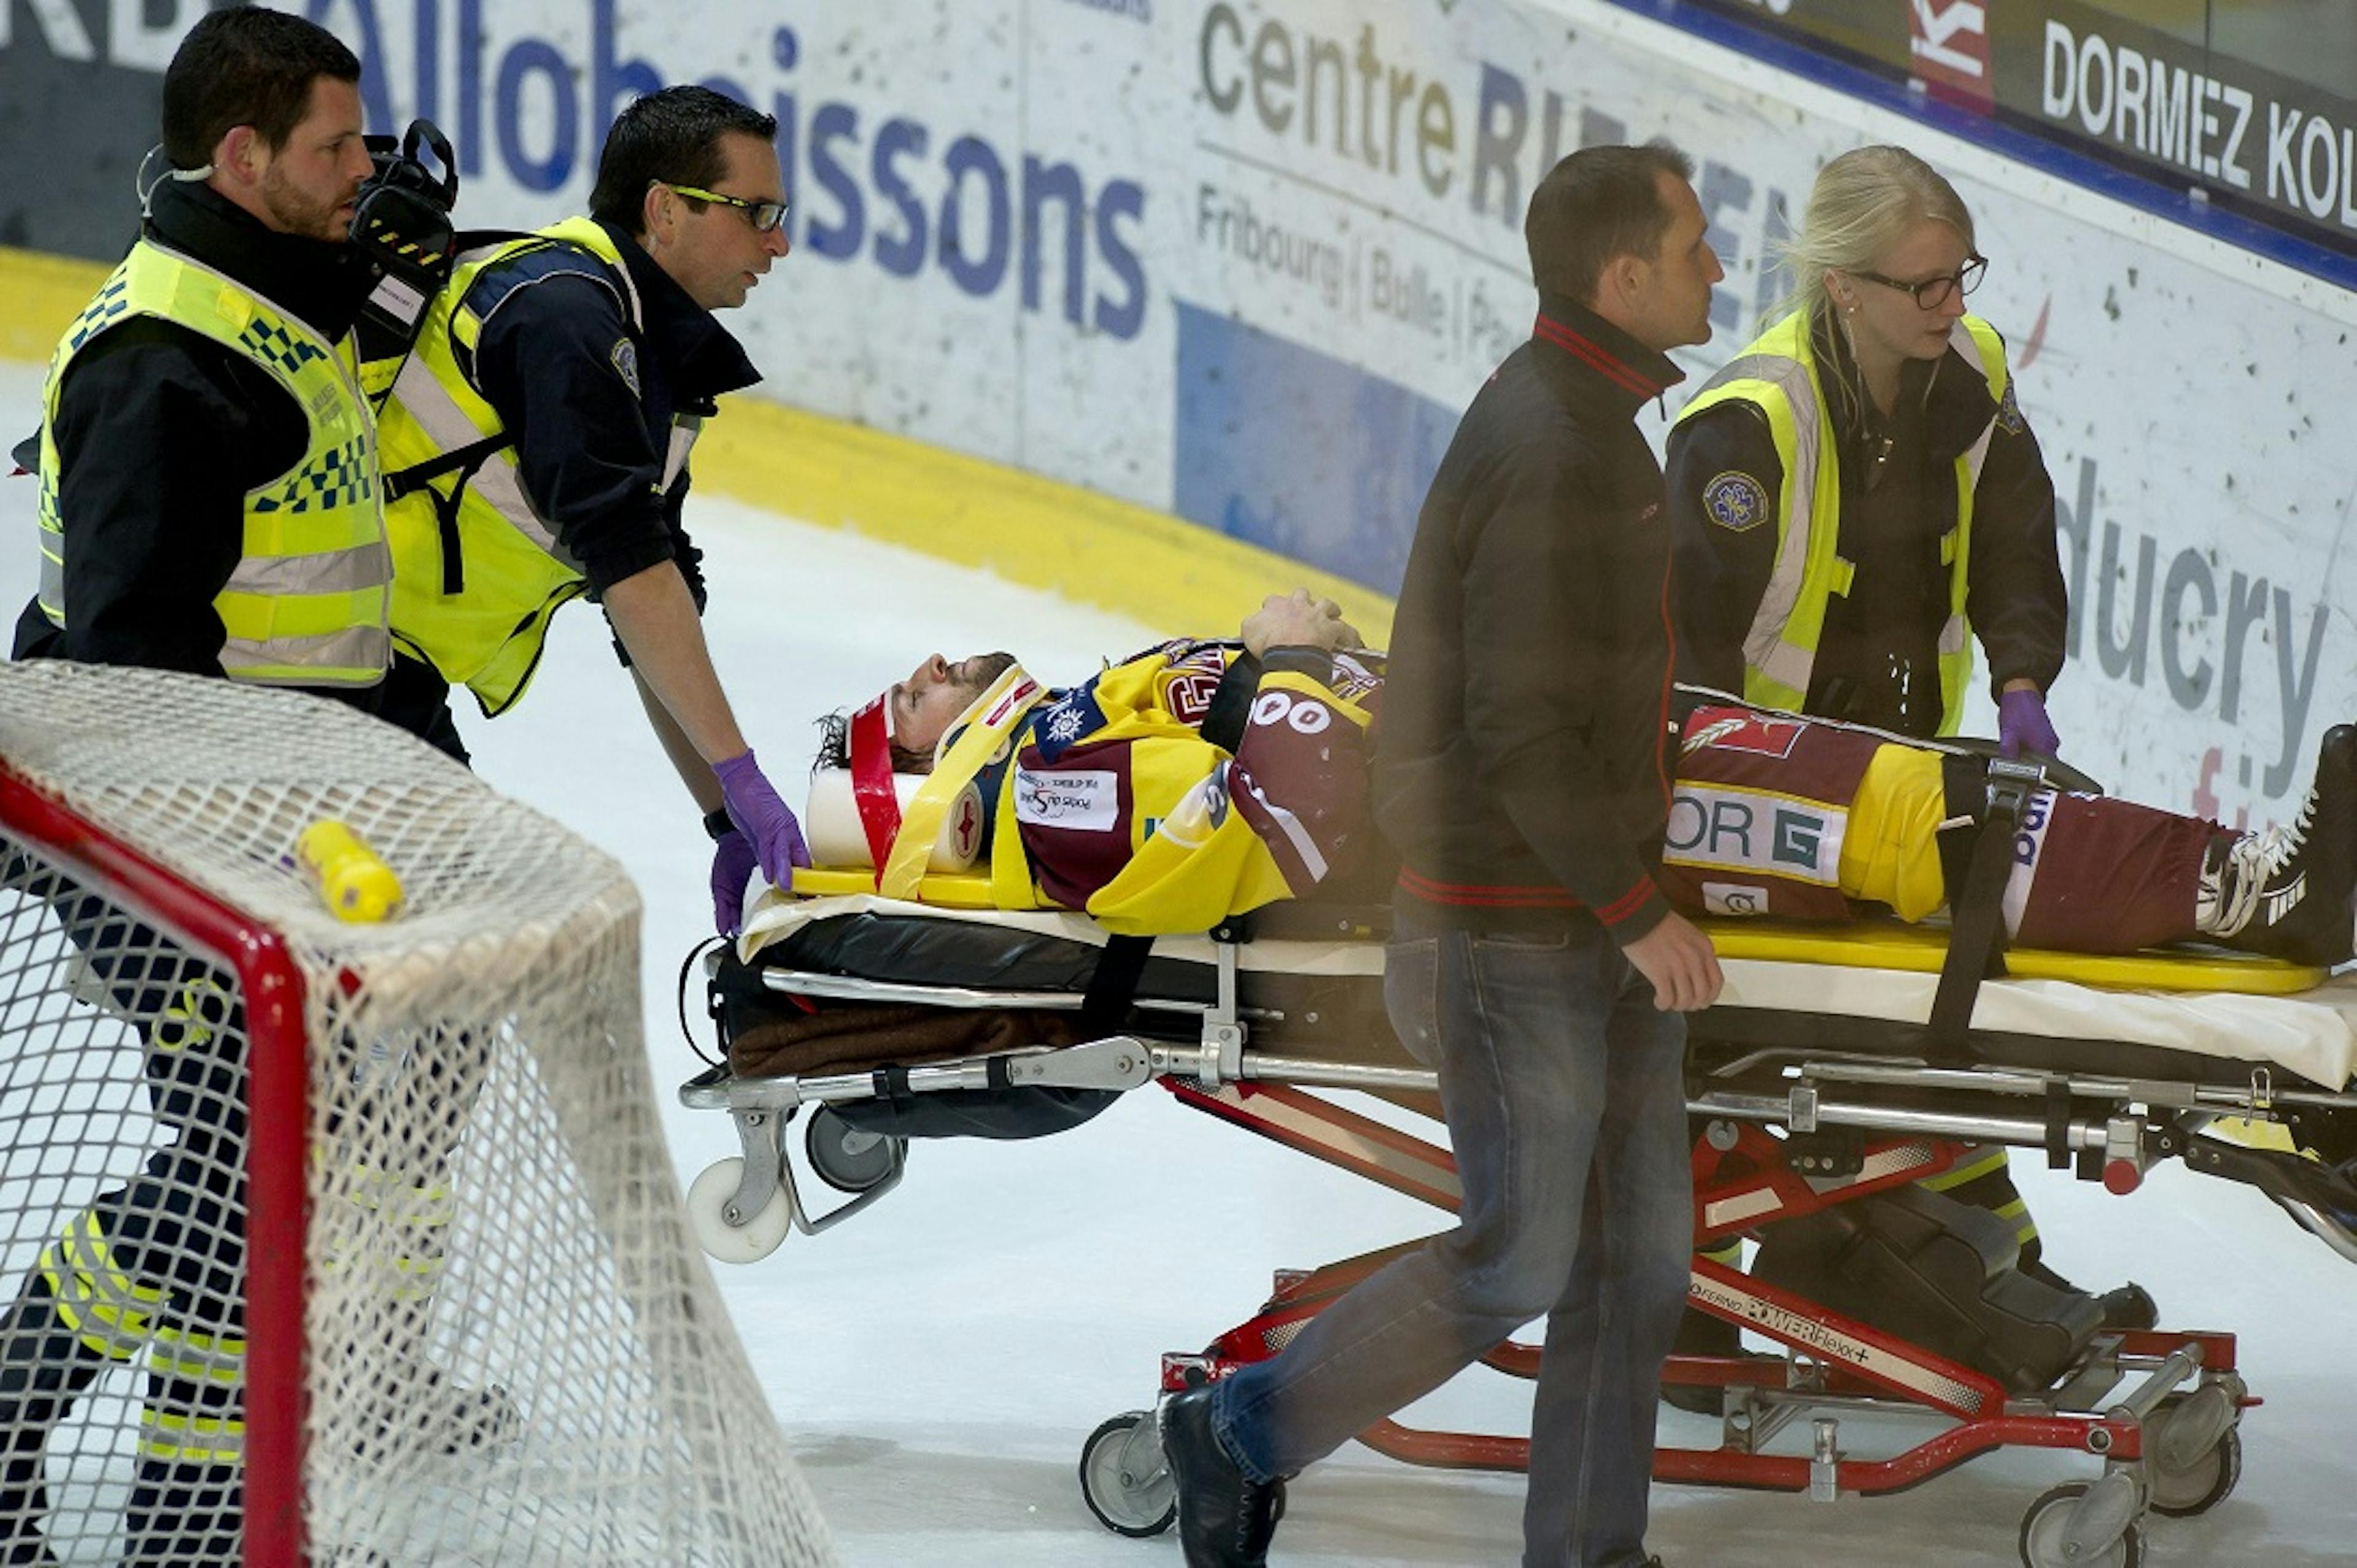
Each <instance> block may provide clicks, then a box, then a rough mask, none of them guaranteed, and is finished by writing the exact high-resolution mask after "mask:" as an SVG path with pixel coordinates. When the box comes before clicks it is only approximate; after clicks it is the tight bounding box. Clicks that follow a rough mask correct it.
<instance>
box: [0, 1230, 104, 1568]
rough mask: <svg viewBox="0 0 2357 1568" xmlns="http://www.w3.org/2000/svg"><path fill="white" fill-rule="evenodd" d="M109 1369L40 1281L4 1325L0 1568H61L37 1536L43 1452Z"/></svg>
mask: <svg viewBox="0 0 2357 1568" xmlns="http://www.w3.org/2000/svg"><path fill="white" fill-rule="evenodd" d="M106 1365H107V1359H106V1358H105V1357H103V1356H102V1355H100V1354H98V1353H97V1352H96V1351H94V1350H91V1348H89V1347H88V1346H86V1345H84V1344H83V1343H82V1342H81V1337H79V1336H78V1335H76V1334H75V1333H74V1332H73V1331H72V1330H71V1329H70V1328H68V1327H67V1326H65V1324H64V1322H63V1321H62V1320H61V1319H60V1318H59V1316H58V1305H57V1302H56V1301H55V1299H54V1298H52V1297H51V1296H50V1294H49V1287H48V1282H47V1281H46V1280H44V1279H42V1278H41V1276H40V1275H39V1274H38V1273H37V1274H35V1275H34V1276H33V1278H32V1279H31V1281H29V1282H28V1283H27V1284H26V1286H25V1290H24V1294H21V1295H19V1296H18V1297H17V1298H16V1305H14V1306H12V1307H10V1308H9V1309H8V1316H6V1318H5V1319H0V1564H5V1568H55V1563H56V1561H57V1560H56V1559H55V1558H54V1557H52V1556H51V1555H50V1554H49V1550H48V1545H47V1544H46V1543H45V1542H44V1541H43V1540H42V1538H41V1535H40V1532H39V1530H38V1528H37V1527H38V1526H39V1525H40V1524H41V1523H42V1522H43V1521H44V1520H47V1519H48V1512H49V1498H48V1486H47V1485H46V1483H45V1482H44V1480H43V1478H42V1460H41V1452H42V1449H43V1448H44V1447H45V1446H46V1445H47V1444H48V1440H49V1434H50V1433H51V1432H52V1431H54V1430H55V1429H56V1427H57V1424H58V1423H59V1422H60V1421H62V1420H64V1419H65V1415H66V1412H68V1411H69V1410H70V1409H71V1408H72V1406H73V1402H74V1401H75V1400H76V1399H78V1398H80V1397H81V1393H82V1391H84V1390H86V1389H88V1388H89V1387H90V1385H91V1382H92V1381H93V1380H95V1379H96V1378H97V1377H98V1374H99V1373H100V1372H101V1371H102V1370H103V1369H105V1367H106Z"/></svg>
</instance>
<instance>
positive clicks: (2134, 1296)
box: [2016, 1257, 2160, 1333]
mask: <svg viewBox="0 0 2357 1568" xmlns="http://www.w3.org/2000/svg"><path fill="white" fill-rule="evenodd" d="M2016 1266H2017V1267H2018V1268H2019V1269H2020V1271H2021V1272H2022V1273H2025V1274H2027V1275H2029V1277H2030V1278H2031V1279H2033V1280H2036V1281H2037V1282H2038V1283H2040V1284H2042V1285H2049V1286H2051V1287H2052V1288H2053V1289H2055V1290H2061V1291H2069V1292H2070V1293H2071V1294H2072V1295H2085V1296H2093V1298H2094V1302H2095V1305H2098V1306H2100V1307H2102V1308H2103V1310H2104V1327H2106V1328H2114V1329H2128V1330H2132V1331H2135V1332H2137V1333H2141V1332H2143V1331H2144V1330H2146V1329H2147V1328H2150V1327H2152V1326H2154V1325H2156V1324H2158V1322H2159V1321H2160V1304H2159V1303H2158V1302H2156V1301H2154V1300H2153V1299H2152V1292H2150V1291H2148V1290H2147V1289H2145V1288H2144V1286H2142V1285H2140V1284H2138V1283H2136V1281H2134V1280H2130V1281H2129V1282H2128V1283H2126V1284H2124V1285H2116V1286H2115V1287H2113V1288H2112V1289H2110V1290H2107V1291H2105V1292H2104V1293H2103V1294H2101V1295H2096V1294H2095V1293H2094V1292H2093V1291H2083V1290H2081V1289H2080V1288H2079V1287H2078V1286H2077V1285H2074V1284H2072V1283H2071V1282H2070V1281H2069V1280H2066V1279H2064V1278H2063V1277H2062V1276H2061V1274H2058V1273H2055V1272H2054V1271H2053V1270H2052V1269H2050V1268H2048V1267H2047V1266H2046V1263H2045V1260H2044V1259H2042V1258H2038V1257H2025V1258H2024V1259H2023V1260H2022V1262H2020V1263H2018V1264H2017V1265H2016Z"/></svg>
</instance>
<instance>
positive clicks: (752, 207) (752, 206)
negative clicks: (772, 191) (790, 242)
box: [661, 179, 786, 234]
mask: <svg viewBox="0 0 2357 1568" xmlns="http://www.w3.org/2000/svg"><path fill="white" fill-rule="evenodd" d="M661 183H662V184H664V185H668V186H670V187H671V188H672V189H673V190H675V191H677V192H679V194H680V195H682V196H684V197H688V198H690V199H694V200H696V201H716V202H718V203H719V204H720V205H721V206H723V207H733V208H735V209H737V211H739V212H742V213H743V214H744V215H745V221H746V222H748V223H750V224H751V225H752V226H753V228H754V230H755V231H756V232H758V233H762V234H767V233H770V232H772V231H775V230H776V228H777V227H778V225H779V224H780V223H783V222H784V221H785V220H786V204H785V203H784V202H782V201H748V200H746V199H744V198H743V197H741V196H723V195H721V194H720V193H719V192H718V191H716V190H698V189H697V188H695V187H694V186H692V185H678V184H674V183H673V182H672V181H671V180H667V179H666V180H663V181H662V182H661Z"/></svg>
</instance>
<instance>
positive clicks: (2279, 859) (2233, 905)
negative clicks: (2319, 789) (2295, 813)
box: [2204, 789, 2316, 937]
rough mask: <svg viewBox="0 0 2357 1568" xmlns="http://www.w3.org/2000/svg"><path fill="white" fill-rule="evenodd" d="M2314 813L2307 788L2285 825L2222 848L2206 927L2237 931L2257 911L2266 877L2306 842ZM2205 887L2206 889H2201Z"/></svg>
mask: <svg viewBox="0 0 2357 1568" xmlns="http://www.w3.org/2000/svg"><path fill="white" fill-rule="evenodd" d="M2315 816H2316V791H2315V790H2313V789H2310V790H2309V792H2308V799H2307V800H2302V801H2301V802H2300V804H2299V817H2298V820H2297V821H2295V822H2293V823H2292V824H2291V826H2289V827H2282V826H2276V827H2272V828H2266V829H2264V830H2262V831H2260V832H2255V833H2246V834H2244V836H2243V837H2241V838H2238V839H2236V840H2235V841H2234V842H2233V844H2232V845H2231V846H2230V847H2229V848H2228V849H2227V851H2226V864H2225V865H2224V866H2223V867H2222V868H2221V870H2220V874H2219V877H2218V892H2217V913H2216V914H2215V915H2214V916H2213V917H2212V918H2213V919H2214V921H2215V924H2213V925H2212V926H2211V927H2210V928H2209V929H2211V930H2212V932H2213V933H2215V934H2216V935H2218V936H2222V937H2232V936H2237V935H2239V934H2241V932H2242V929H2243V928H2244V927H2245V926H2247V925H2249V924H2250V923H2251V917H2252V916H2254V915H2255V914H2257V913H2258V912H2259V900H2260V899H2261V898H2262V897H2264V896H2265V895H2266V891H2267V881H2268V879H2269V878H2270V877H2272V876H2274V875H2275V874H2276V872H2278V871H2281V870H2282V869H2283V868H2284V866H2285V865H2286V864H2287V863H2288V862H2289V861H2290V859H2291V858H2292V856H2294V855H2296V854H2298V853H2299V851H2300V846H2301V845H2303V844H2305V843H2307V842H2308V833H2309V824H2310V823H2311V822H2313V821H2314V819H2315ZM2204 891H2207V889H2204Z"/></svg>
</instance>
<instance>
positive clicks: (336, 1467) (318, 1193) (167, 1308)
mask: <svg viewBox="0 0 2357 1568" xmlns="http://www.w3.org/2000/svg"><path fill="white" fill-rule="evenodd" d="M320 820H335V821H340V822H345V823H347V824H349V825H350V827H351V828H352V829H353V830H354V831H355V832H357V833H358V834H359V836H360V837H361V839H363V840H365V841H367V842H368V843H370V844H371V846H372V847H373V848H374V849H375V850H376V851H377V852H378V854H380V855H381V856H382V858H383V860H384V861H385V862H386V863H387V864H388V865H390V866H391V867H392V869H393V872H394V873H395V874H396V875H398V876H399V877H400V879H401V882H402V890H403V894H404V900H403V903H402V906H401V908H400V909H399V910H398V912H397V913H396V914H395V915H394V916H393V918H390V919H387V920H384V921H382V922H381V923H374V924H348V923H345V922H343V921H339V920H338V919H336V918H333V917H332V916H331V915H330V913H329V912H328V909H327V908H326V907H325V905H324V903H323V902H322V900H321V898H320V897H319V894H318V891H317V886H316V885H315V884H314V883H313V882H312V881H311V879H310V875H309V874H308V873H307V872H306V871H305V870H304V869H303V868H302V867H301V865H299V863H298V862H297V861H296V857H295V855H294V853H293V852H294V848H295V841H296V836H297V835H298V834H300V833H301V832H302V831H303V830H304V829H305V828H306V827H307V826H309V825H310V824H311V823H313V822H317V821H320ZM638 926H639V908H638V901H637V897H636V894H635V891H634V890H633V889H632V888H631V887H630V883H629V881H628V879H627V877H626V876H625V875H623V874H622V872H621V870H620V868H619V866H618V865H616V864H615V863H614V862H613V861H612V860H610V859H609V858H608V857H607V856H605V855H603V854H600V853H598V852H597V851H596V850H595V849H593V848H591V847H590V846H588V845H587V844H586V843H582V842H581V841H579V840H578V839H576V838H574V837H573V836H572V835H571V834H569V833H567V832H565V830H564V829H562V828H561V827H559V826H557V825H556V824H555V823H554V822H550V821H549V820H548V819H546V818H544V817H542V816H540V815H539V814H538V813H536V812H533V811H530V810H528V809H527V808H524V807H522V806H521V805H518V804H516V803H514V802H512V801H509V800H504V799H502V798H501V797H500V796H499V795H498V794H496V793H495V792H494V791H492V790H491V789H489V788H488V787H487V786H485V785H484V784H483V783H481V782H480V781H479V780H478V779H475V778H474V777H473V776H472V775H470V774H468V772H467V771H466V770H465V769H464V768H460V767H458V766H457V764H455V763H453V762H451V761H449V760H448V759H447V758H445V757H442V756H440V754H438V753H436V752H435V751H434V750H433V749H432V748H430V747H427V746H424V745H423V744H422V743H419V742H416V741H414V740H413V739H411V738H410V737H408V736H404V735H401V734H399V733H398V732H396V731H393V730H392V729H390V728H388V727H387V726H384V725H380V724H377V723H376V722H375V721H373V720H371V719H368V718H366V717H364V716H362V715H361V714H358V713H357V712H355V711H354V710H352V709H350V707H348V706H346V705H344V704H341V703H332V702H328V701H324V700H321V699H316V698H310V697H306V696H301V695H297V694H293V693H281V692H272V691H264V690H259V689H254V688H250V687H240V686H233V685H231V683H229V682H221V681H207V680H200V679H197V678H193V677H187V676H178V675H172V674H167V673H159V672H156V671H133V670H109V669H93V668H87V667H78V666H69V665H59V664H42V663H34V664H21V665H5V666H0V1306H5V1310H6V1312H7V1316H6V1317H5V1319H0V1358H5V1366H6V1367H7V1368H8V1369H11V1370H12V1372H16V1375H15V1376H14V1377H13V1378H12V1379H11V1380H5V1384H0V1444H5V1447H0V1459H5V1469H0V1561H18V1560H26V1561H39V1560H40V1559H38V1558H23V1559H20V1558H18V1557H16V1556H12V1555H10V1552H12V1551H29V1550H32V1543H33V1542H36V1541H38V1543H39V1550H41V1551H44V1552H47V1553H48V1556H49V1559H50V1560H52V1561H54V1562H56V1563H59V1564H60V1565H67V1564H74V1563H113V1562H118V1561H125V1562H136V1561H139V1560H141V1557H142V1555H143V1553H145V1554H150V1560H152V1561H156V1562H162V1561H167V1560H168V1561H172V1562H175V1563H184V1562H186V1563H216V1562H217V1563H222V1564H224V1565H227V1564H231V1563H243V1564H249V1565H268V1568H295V1565H297V1564H301V1563H307V1562H316V1563H323V1564H324V1563H335V1564H339V1565H344V1564H350V1565H353V1568H360V1565H366V1568H398V1565H403V1564H408V1563H466V1564H470V1565H471V1564H490V1563H550V1564H557V1563H562V1564H564V1565H565V1568H584V1565H587V1564H593V1563H612V1564H615V1565H617V1568H619V1565H621V1564H631V1565H634V1568H635V1565H637V1564H641V1563H683V1564H684V1563H711V1564H722V1563H748V1564H752V1563H759V1564H770V1563H776V1564H791V1565H800V1564H805V1563H808V1564H813V1565H815V1564H823V1563H831V1562H832V1561H833V1560H834V1559H833V1553H832V1550H831V1548H830V1546H829V1544H828V1542H827V1540H826V1536H825V1531H824V1529H823V1525H822V1524H821V1523H820V1521H819V1519H818V1516H817V1512H816V1509H815V1508H814V1506H813V1504H812V1502H811V1499H810V1498H809V1495H808V1493H807V1491H806V1490H805V1488H804V1487H803V1485H802V1480H801V1477H800V1476H799V1474H798V1472H797V1471H796V1469H795V1467H794V1466H793V1464H792V1462H791V1458H790V1457H789V1455H788V1454H787V1451H786V1447H785V1444H784V1442H783V1440H782V1438H781V1436H780V1434H779V1432H778V1429H777V1427H776V1424H775V1423H774V1421H773V1420H772V1418H771V1417H770V1412H769V1411H768V1408H767V1406H766V1403H765V1402H764V1400H763V1398H762V1395H761V1392H760V1391H759V1387H758V1386H757V1385H756V1384H755V1382H754V1380H753V1376H752V1372H751V1370H750V1368H749V1366H748V1362H747V1360H746V1358H745V1355H744V1353H743V1350H742V1348H741V1347H740V1346H739V1345H738V1344H737V1340H736V1337H735V1336H734V1334H733V1332H732V1331H731V1329H730V1327H729V1326H728V1319H727V1316H726V1311H725V1309H724V1308H723V1307H722V1305H721V1303H720V1301H719V1298H718V1295H717V1293H716V1291H715V1289H714V1287H713V1285H712V1283H711V1280H710V1276H709V1274H708V1273H707V1272H706V1269H705V1263H704V1262H703V1260H702V1258H701V1257H700V1255H699V1254H698V1253H697V1251H696V1250H695V1248H694V1243H693V1241H692V1240H691V1239H690V1237H689V1234H688V1231H687V1228H686V1225H685V1222H684V1219H683V1214H682V1211H681V1206H680V1198H679V1192H678V1187H677V1183H676V1181H675V1179H674V1177H673V1174H672V1171H671V1167H670V1164H669V1160H668V1155H667V1154H666V1152H665V1149H664V1145H663V1141H662V1130H661V1123H660V1121H659V1119H658V1117H657V1114H656V1112H655V1105H656V1101H655V1097H654V1086H653V1082H652V1079H651V1073H650V1071H649V1068H648V1064H647V1062H646V1059H645V1054H644V1046H643V1040H642V1036H641V1030H640V993H639V983H638V980H639V975H638ZM9 1304H13V1305H9ZM18 1369H21V1371H19V1370H18Z"/></svg>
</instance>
